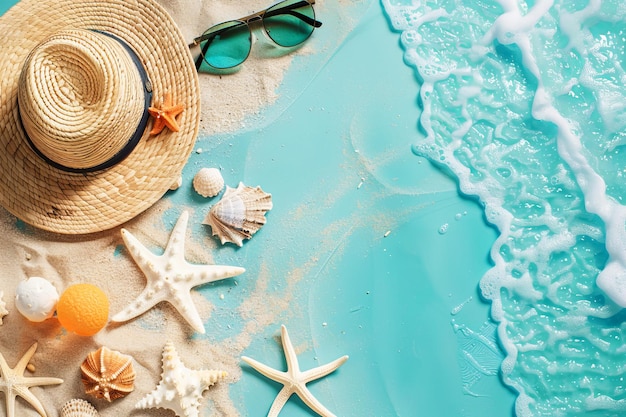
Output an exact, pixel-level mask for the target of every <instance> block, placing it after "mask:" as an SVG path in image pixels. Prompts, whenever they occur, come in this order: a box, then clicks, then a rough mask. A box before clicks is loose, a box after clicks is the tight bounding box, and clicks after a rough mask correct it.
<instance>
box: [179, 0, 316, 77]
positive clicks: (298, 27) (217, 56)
mask: <svg viewBox="0 0 626 417" xmlns="http://www.w3.org/2000/svg"><path fill="white" fill-rule="evenodd" d="M313 4H315V0H285V1H281V2H280V3H276V4H275V5H273V6H271V7H269V8H267V9H265V10H262V11H260V12H257V13H254V14H251V15H249V16H246V17H242V18H241V19H237V20H230V21H228V22H224V23H220V24H218V25H215V26H212V27H210V28H209V29H207V30H206V31H205V32H204V33H203V34H202V35H201V36H198V37H197V38H195V39H194V40H193V43H191V44H189V47H193V46H200V56H199V57H198V59H197V60H196V69H197V70H199V69H200V66H201V65H202V61H204V62H206V63H207V64H208V65H209V66H211V67H213V68H215V69H228V68H233V67H236V66H238V65H240V64H241V63H242V62H243V61H245V60H246V58H248V55H250V49H251V48H252V31H251V29H250V23H253V22H256V21H259V20H260V21H261V22H262V23H263V28H264V29H265V33H266V34H267V36H268V37H269V38H270V39H271V40H272V41H274V43H276V44H277V45H279V46H282V47H286V48H291V47H294V46H297V45H300V44H301V43H303V42H304V41H306V40H307V39H308V38H309V36H311V34H312V33H313V30H314V29H315V28H318V27H320V26H322V22H320V21H317V20H315V11H314V10H313Z"/></svg>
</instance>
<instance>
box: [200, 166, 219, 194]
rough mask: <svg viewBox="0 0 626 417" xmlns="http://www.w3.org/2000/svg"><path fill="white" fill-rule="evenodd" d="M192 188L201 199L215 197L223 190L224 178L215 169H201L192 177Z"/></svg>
mask: <svg viewBox="0 0 626 417" xmlns="http://www.w3.org/2000/svg"><path fill="white" fill-rule="evenodd" d="M193 188H194V189H195V190H196V192H197V193H198V194H200V195H201V196H202V197H215V196H216V195H218V194H219V193H220V191H222V189H223V188H224V178H223V177H222V173H221V172H220V170H219V169H217V168H202V169H201V170H200V171H198V173H197V174H196V176H195V177H193Z"/></svg>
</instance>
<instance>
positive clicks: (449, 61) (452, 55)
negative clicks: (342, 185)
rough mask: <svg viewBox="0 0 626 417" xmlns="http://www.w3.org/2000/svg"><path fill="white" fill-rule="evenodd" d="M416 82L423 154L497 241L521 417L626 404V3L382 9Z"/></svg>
mask: <svg viewBox="0 0 626 417" xmlns="http://www.w3.org/2000/svg"><path fill="white" fill-rule="evenodd" d="M383 7H384V9H385V11H386V12H387V15H388V17H389V19H390V22H391V24H392V25H393V26H394V28H395V29H397V30H398V31H400V32H401V42H402V45H403V48H404V50H405V54H404V58H405V62H406V64H407V65H409V66H411V67H413V68H414V69H415V71H416V74H417V76H418V79H419V82H420V93H419V101H420V104H421V107H422V113H421V115H420V116H419V121H418V127H417V132H418V135H419V139H418V140H416V142H415V145H414V152H415V153H416V154H418V155H422V156H426V157H428V158H429V159H430V160H431V161H432V162H433V163H435V164H438V165H440V166H442V167H445V168H446V169H447V170H449V171H451V172H453V173H454V174H455V175H456V176H457V177H458V179H459V184H460V190H461V192H463V193H465V194H467V195H472V196H475V197H477V198H478V200H479V201H480V203H481V204H482V205H483V206H484V210H485V216H486V218H487V220H488V221H489V222H490V223H492V224H493V225H495V226H496V227H497V228H498V230H499V232H500V234H499V236H498V238H497V239H496V241H495V242H494V244H493V246H492V248H491V258H492V261H493V263H494V266H493V267H492V268H491V269H490V270H489V271H488V272H487V273H486V274H485V276H483V277H482V278H481V279H480V283H479V284H480V289H481V292H482V295H483V296H484V297H485V298H486V299H488V300H490V301H491V303H492V305H491V314H492V317H493V319H494V320H495V321H497V323H498V330H497V335H498V340H499V342H500V343H501V345H502V346H503V347H504V349H505V352H506V357H505V359H504V361H503V362H502V364H501V367H500V369H501V373H502V378H503V381H504V382H505V383H506V384H508V385H509V386H511V387H512V388H513V389H515V390H516V391H517V392H518V393H519V395H518V398H517V401H516V405H515V410H516V413H517V415H518V416H524V417H525V416H537V415H541V416H565V415H567V416H607V415H617V414H618V412H619V411H620V410H623V409H624V403H626V384H625V382H624V379H623V377H622V375H623V374H624V371H625V370H626V361H624V360H623V355H624V353H625V352H624V351H625V350H626V349H625V348H624V346H625V345H626V333H625V331H626V325H625V321H624V320H625V319H626V313H624V310H623V309H622V307H624V306H626V208H625V207H624V205H623V203H624V197H626V182H625V181H624V177H625V176H626V155H625V154H624V153H625V152H626V87H625V86H626V73H625V69H626V24H625V23H626V4H625V3H623V2H621V1H620V0H612V1H603V2H600V1H597V0H590V1H566V0H565V1H560V2H559V1H549V0H537V1H533V2H524V1H514V0H500V1H487V0H471V1H470V0H458V1H455V0H448V1H436V2H435V1H417V0H416V1H414V2H412V3H411V2H407V1H405V2H402V1H397V0H383Z"/></svg>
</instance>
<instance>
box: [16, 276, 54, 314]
mask: <svg viewBox="0 0 626 417" xmlns="http://www.w3.org/2000/svg"><path fill="white" fill-rule="evenodd" d="M57 301H59V293H58V292H57V290H56V288H54V286H53V285H52V284H51V283H50V281H48V280H46V279H45V278H40V277H30V278H28V279H27V280H25V281H22V282H20V283H19V284H18V285H17V290H16V291H15V307H16V308H17V311H19V312H20V313H21V314H22V315H23V316H24V317H26V318H27V319H28V320H30V321H34V322H41V321H44V320H46V319H48V318H50V317H52V315H53V314H54V310H55V309H56V305H57Z"/></svg>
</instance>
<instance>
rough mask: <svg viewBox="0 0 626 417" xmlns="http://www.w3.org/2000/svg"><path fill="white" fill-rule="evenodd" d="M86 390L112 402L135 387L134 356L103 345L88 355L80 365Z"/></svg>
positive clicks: (96, 396)
mask: <svg viewBox="0 0 626 417" xmlns="http://www.w3.org/2000/svg"><path fill="white" fill-rule="evenodd" d="M80 370H81V373H82V380H83V384H84V385H85V392H86V393H87V394H89V395H93V396H94V397H95V398H104V399H106V400H107V401H109V402H111V401H113V400H115V399H117V398H121V397H123V396H125V395H126V394H128V393H129V392H131V391H132V390H133V389H134V387H135V370H134V369H133V358H132V357H131V356H128V355H123V354H121V353H120V352H117V351H114V350H110V349H108V348H106V347H104V346H103V347H101V348H100V349H98V350H96V351H95V352H91V353H90V354H89V355H87V359H85V361H84V362H83V364H82V365H81V366H80Z"/></svg>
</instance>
